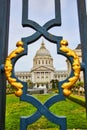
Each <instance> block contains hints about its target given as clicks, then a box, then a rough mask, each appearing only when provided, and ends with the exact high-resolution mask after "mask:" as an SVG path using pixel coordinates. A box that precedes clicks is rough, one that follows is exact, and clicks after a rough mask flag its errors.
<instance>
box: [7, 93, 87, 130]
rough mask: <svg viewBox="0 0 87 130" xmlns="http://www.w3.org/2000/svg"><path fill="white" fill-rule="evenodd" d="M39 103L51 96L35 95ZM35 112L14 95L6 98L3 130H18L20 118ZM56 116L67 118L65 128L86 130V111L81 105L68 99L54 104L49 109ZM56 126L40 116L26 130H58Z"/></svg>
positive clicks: (34, 109) (33, 108)
mask: <svg viewBox="0 0 87 130" xmlns="http://www.w3.org/2000/svg"><path fill="white" fill-rule="evenodd" d="M35 96H36V98H38V99H39V100H40V101H42V102H44V101H46V100H47V98H49V97H50V96H52V95H51V94H47V95H35ZM35 111H36V108H35V107H34V106H32V105H31V104H28V103H25V102H22V101H20V100H19V98H17V97H15V96H14V95H8V96H7V105H6V129H5V130H19V126H20V117H21V116H29V115H31V114H33V113H34V112H35ZM50 111H52V112H53V113H54V114H56V115H60V116H66V117H67V127H68V129H74V128H75V129H81V130H82V129H85V130H87V120H86V110H85V108H84V107H82V106H81V105H78V104H76V103H74V102H72V101H70V100H69V99H66V101H62V102H59V103H56V104H54V105H53V106H52V107H50ZM58 128H59V127H58V126H57V125H55V124H53V123H52V122H50V121H48V120H47V119H46V118H45V117H44V116H42V117H41V118H40V119H39V120H38V121H37V122H35V123H34V124H32V125H30V126H29V127H28V129H27V130H40V129H45V130H58Z"/></svg>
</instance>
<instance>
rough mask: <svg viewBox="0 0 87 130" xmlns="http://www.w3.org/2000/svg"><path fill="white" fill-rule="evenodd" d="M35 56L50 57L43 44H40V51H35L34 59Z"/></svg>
mask: <svg viewBox="0 0 87 130" xmlns="http://www.w3.org/2000/svg"><path fill="white" fill-rule="evenodd" d="M37 56H50V57H51V55H50V52H49V51H48V49H47V48H46V47H45V44H44V42H42V44H41V47H40V49H39V50H37V52H36V55H35V57H37Z"/></svg>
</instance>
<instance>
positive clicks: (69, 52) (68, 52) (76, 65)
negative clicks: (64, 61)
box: [60, 40, 81, 96]
mask: <svg viewBox="0 0 87 130" xmlns="http://www.w3.org/2000/svg"><path fill="white" fill-rule="evenodd" d="M60 46H61V47H60V50H61V51H62V52H65V53H66V55H67V56H71V57H72V58H73V62H72V69H73V71H74V75H73V76H72V77H70V78H69V79H68V82H65V83H63V84H62V88H63V89H64V90H63V93H64V95H65V96H69V95H70V94H71V91H70V89H71V88H72V87H73V86H74V83H75V82H76V81H77V80H78V79H79V76H80V69H81V66H80V61H79V57H78V56H77V54H76V53H75V52H74V51H73V50H71V49H70V48H68V47H67V46H68V41H66V40H62V41H61V42H60Z"/></svg>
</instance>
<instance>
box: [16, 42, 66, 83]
mask: <svg viewBox="0 0 87 130" xmlns="http://www.w3.org/2000/svg"><path fill="white" fill-rule="evenodd" d="M16 76H17V77H18V78H19V79H20V80H22V81H28V80H30V81H32V82H33V83H34V85H35V86H37V85H39V86H50V81H51V80H53V79H54V80H56V79H57V80H59V81H61V80H64V79H65V78H67V76H68V71H66V70H56V69H55V68H54V65H53V58H52V56H51V54H50V52H49V50H48V49H47V48H46V47H45V44H44V42H42V43H41V47H40V48H39V50H37V52H36V55H35V56H34V58H33V67H32V68H31V70H30V71H29V72H16Z"/></svg>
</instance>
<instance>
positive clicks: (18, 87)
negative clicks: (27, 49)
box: [4, 41, 24, 97]
mask: <svg viewBox="0 0 87 130" xmlns="http://www.w3.org/2000/svg"><path fill="white" fill-rule="evenodd" d="M16 46H17V49H15V50H14V51H13V52H11V53H10V55H9V56H8V57H7V58H6V62H5V68H4V69H5V74H6V78H7V80H8V82H9V83H10V84H11V85H12V86H13V87H14V88H15V89H16V92H15V95H16V96H18V97H19V96H21V95H22V93H23V92H22V88H23V85H22V84H21V83H20V82H17V80H16V79H15V78H12V77H11V76H12V70H13V65H12V59H13V58H15V57H16V56H17V55H18V54H19V53H21V52H23V51H24V48H23V42H22V41H19V42H17V44H16Z"/></svg>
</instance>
